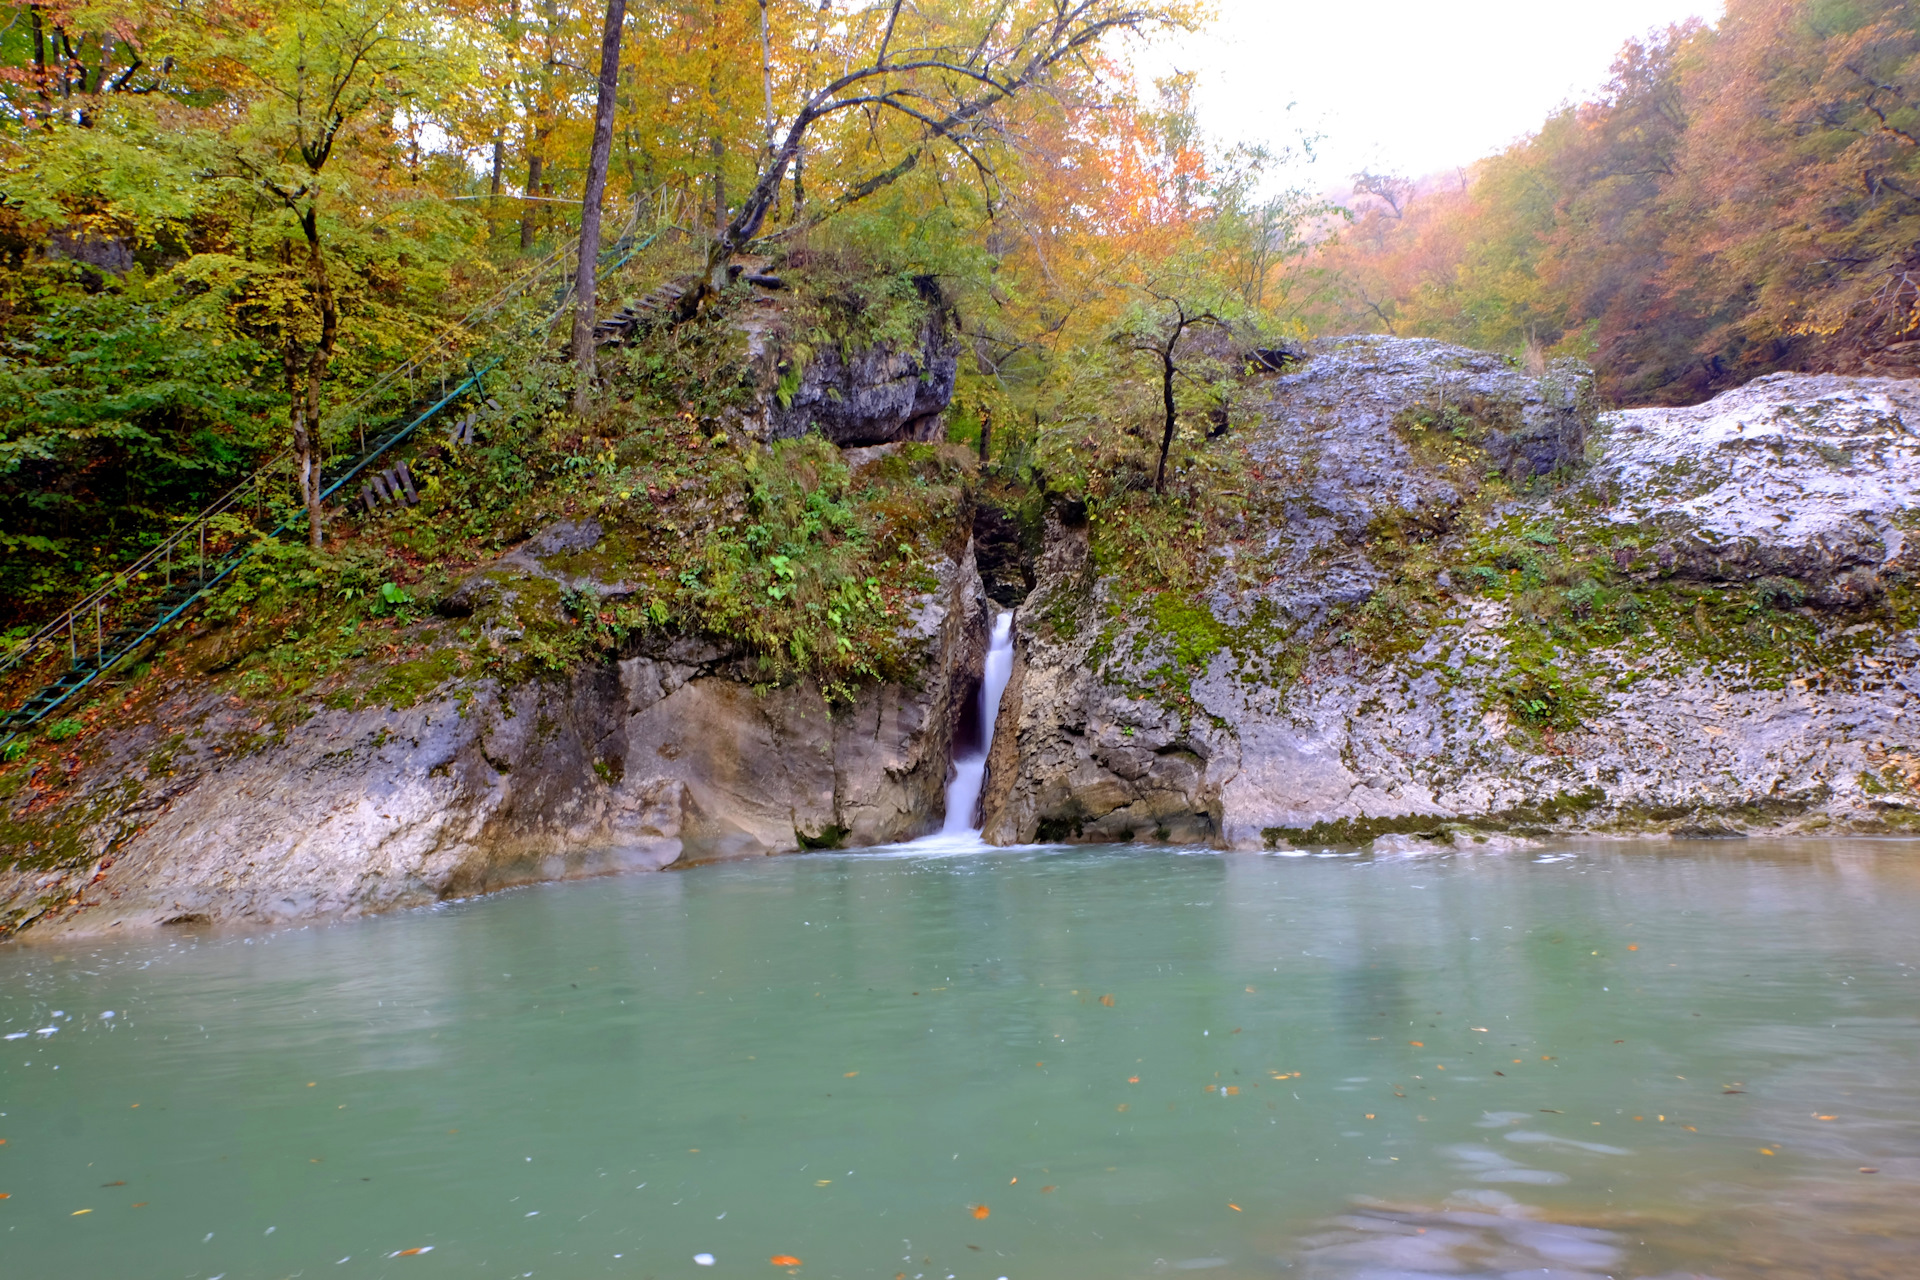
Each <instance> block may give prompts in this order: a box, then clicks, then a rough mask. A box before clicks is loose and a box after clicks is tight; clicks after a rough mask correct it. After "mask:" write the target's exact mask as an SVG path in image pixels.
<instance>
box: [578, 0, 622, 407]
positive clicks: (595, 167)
mask: <svg viewBox="0 0 1920 1280" xmlns="http://www.w3.org/2000/svg"><path fill="white" fill-rule="evenodd" d="M626 20H627V0H607V25H606V30H605V32H604V33H603V34H602V36H601V38H600V98H599V101H598V102H596V103H595V104H594V108H593V150H592V151H591V152H590V153H589V154H588V157H587V189H586V191H585V193H584V194H583V199H582V202H581V206H580V268H579V271H578V272H577V273H576V274H575V275H574V299H573V412H574V416H575V417H581V416H584V415H585V413H586V412H587V408H588V406H589V404H590V403H591V399H592V391H593V373H594V370H593V321H594V302H595V299H594V293H595V290H596V288H597V286H598V281H597V280H596V279H595V277H596V275H597V268H598V265H599V261H600V205H601V202H602V201H603V200H604V199H605V198H606V193H607V157H608V156H609V155H610V154H612V151H613V111H614V95H615V91H616V90H617V89H618V88H619V83H620V32H621V28H622V27H623V26H624V25H625V23H626Z"/></svg>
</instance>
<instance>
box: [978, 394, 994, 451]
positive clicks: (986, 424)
mask: <svg viewBox="0 0 1920 1280" xmlns="http://www.w3.org/2000/svg"><path fill="white" fill-rule="evenodd" d="M992 448H993V410H991V409H989V408H987V407H986V406H984V405H983V406H981V409H980V461H981V462H982V463H985V462H986V460H987V451H988V450H990V449H992Z"/></svg>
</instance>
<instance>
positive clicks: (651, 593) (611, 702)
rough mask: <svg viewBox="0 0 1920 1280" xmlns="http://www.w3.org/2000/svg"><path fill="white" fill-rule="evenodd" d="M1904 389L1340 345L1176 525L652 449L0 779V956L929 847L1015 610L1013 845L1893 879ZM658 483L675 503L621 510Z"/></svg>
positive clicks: (197, 668) (136, 703) (1240, 443)
mask: <svg viewBox="0 0 1920 1280" xmlns="http://www.w3.org/2000/svg"><path fill="white" fill-rule="evenodd" d="M926 345H927V347H928V350H934V349H935V348H937V347H938V346H939V344H938V342H936V341H935V340H933V339H927V340H926ZM931 358H932V357H928V359H931ZM869 363H871V362H869ZM836 367H837V366H836ZM862 367H865V366H862ZM875 367H878V366H875ZM849 376H850V375H849ZM876 376H878V375H876ZM877 385H878V384H876V386H877ZM1914 388H1915V384H1912V383H1907V382H1899V381H1893V380H1887V379H1848V378H1834V377H1787V376H1778V377H1773V378H1768V379H1763V380H1761V381H1760V382H1757V383H1754V384H1752V385H1751V386H1749V387H1747V388H1743V389H1741V390H1739V391H1736V392H1731V393H1728V394H1726V395H1723V396H1722V397H1720V398H1718V399H1716V400H1714V401H1712V402H1710V403H1708V404H1706V405H1703V406H1699V407H1697V408H1693V409H1675V410H1667V409H1661V410H1632V411H1626V412H1618V413H1598V412H1596V411H1595V410H1594V408H1593V406H1592V405H1591V403H1590V391H1589V384H1588V381H1587V375H1586V372H1585V371H1584V370H1583V369H1582V368H1581V367H1580V366H1578V365H1575V364H1570V363H1567V364H1561V365H1556V366H1553V367H1550V368H1547V369H1544V370H1536V371H1532V372H1529V371H1526V370H1524V369H1520V368H1517V367H1515V366H1514V365H1513V364H1512V363H1511V362H1509V361H1507V360H1505V359H1504V358H1501V357H1496V356H1490V355H1485V354H1481V353H1475V352H1470V351H1465V350H1463V349H1460V348H1452V347H1446V346H1443V345H1441V344H1437V343H1433V342H1425V341H1403V340H1393V339H1377V338H1368V339H1350V340H1340V341H1332V342H1327V343H1322V344H1319V345H1317V346H1315V347H1314V348H1312V349H1311V350H1310V351H1308V352H1306V353H1305V356H1304V359H1303V360H1302V361H1301V362H1299V363H1297V365H1295V366H1293V367H1290V368H1289V370H1288V371H1287V372H1284V373H1282V374H1279V375H1274V374H1272V373H1271V372H1270V371H1264V372H1263V371H1250V372H1249V374H1248V375H1247V381H1246V384H1245V389H1244V393H1245V397H1246V400H1245V405H1246V412H1245V413H1243V414H1242V417H1241V418H1240V419H1236V425H1234V426H1233V429H1232V430H1230V431H1229V432H1228V433H1226V434H1225V435H1223V436H1221V437H1220V438H1219V439H1217V440H1212V441H1209V442H1206V443H1205V444H1204V445H1203V446H1202V447H1200V448H1198V449H1197V450H1196V451H1195V454H1194V456H1193V458H1192V460H1191V462H1190V464H1189V465H1187V466H1186V467H1185V468H1184V469H1183V470H1181V471H1180V472H1179V473H1178V474H1177V477H1176V479H1177V484H1176V485H1175V487H1174V489H1173V491H1172V492H1170V493H1169V494H1167V495H1166V496H1165V497H1157V496H1155V495H1153V494H1152V493H1151V491H1150V488H1141V487H1140V486H1132V487H1129V485H1128V484H1125V483H1122V481H1124V480H1126V477H1127V476H1128V475H1131V474H1133V473H1132V472H1129V471H1127V470H1125V466H1124V465H1122V464H1123V463H1125V457H1122V456H1120V455H1116V461H1115V466H1116V467H1117V468H1119V469H1117V470H1114V471H1112V472H1111V473H1109V474H1108V478H1107V480H1106V481H1104V482H1103V483H1104V484H1105V485H1106V486H1107V487H1105V488H1102V489H1099V490H1098V491H1095V490H1092V489H1089V490H1087V491H1086V492H1084V493H1079V492H1076V491H1073V490H1067V489H1060V488H1056V487H1050V486H1049V484H1048V482H1047V481H1046V480H1045V478H1044V477H1038V478H1036V477H1035V476H1033V475H1031V474H1029V473H1022V472H1018V469H1017V468H1014V467H1013V466H1012V464H1010V463H1008V464H1004V465H996V466H992V467H988V468H982V467H980V466H979V464H978V462H977V460H976V459H975V458H973V457H972V456H970V455H968V454H967V453H966V452H965V451H964V450H961V449H959V448H957V447H955V446H952V445H937V444H930V443H925V442H916V441H911V440H909V441H903V442H898V443H893V444H887V445H882V446H859V447H855V448H850V449H847V450H845V451H841V450H839V449H836V448H834V447H832V446H830V445H827V444H824V443H822V442H820V441H818V440H815V439H812V438H808V439H803V440H791V441H773V442H767V441H761V440H758V439H757V438H756V437H755V436H754V435H752V434H751V432H749V431H747V430H745V429H744V428H743V429H742V431H741V432H740V433H738V434H730V435H728V437H727V439H726V442H725V443H724V446H720V445H709V446H708V447H706V448H705V451H704V453H702V452H700V451H699V450H696V449H694V447H693V446H694V445H698V444H700V443H701V442H700V441H699V440H694V439H691V438H682V437H683V436H684V435H685V433H684V431H681V428H680V427H679V426H670V427H668V428H661V429H660V431H654V429H652V428H646V429H644V430H643V429H641V428H638V427H636V428H635V434H634V435H633V437H632V438H631V439H629V440H627V441H625V442H623V443H619V444H618V445H617V446H616V447H615V448H614V449H612V450H611V451H610V456H612V457H613V458H614V462H613V463H612V464H610V469H608V470H606V471H605V472H604V474H602V473H600V472H594V471H568V472H566V473H565V474H566V475H568V476H572V477H575V478H574V479H569V480H568V481H567V485H568V486H572V487H564V488H555V489H553V490H552V491H551V492H549V491H547V490H542V489H536V490H535V491H534V492H533V494H532V496H531V497H529V498H528V499H527V500H526V501H527V503H528V504H529V505H528V510H530V511H531V510H534V509H536V508H537V509H540V510H542V511H544V512H545V514H546V516H547V517H548V519H547V522H546V523H545V524H543V525H541V526H540V527H539V529H538V530H537V531H536V532H535V533H534V534H533V535H532V536H530V537H523V538H521V539H519V540H518V541H516V542H514V543H513V545H512V546H511V548H510V549H509V550H507V551H506V552H505V553H503V554H501V555H499V556H498V557H497V558H495V559H494V560H492V561H489V562H486V563H483V564H480V565H477V566H467V567H464V568H462V569H461V570H460V572H459V573H457V574H455V573H452V572H450V571H448V570H445V569H442V570H439V571H438V573H439V577H438V578H437V579H436V578H434V577H433V573H432V572H429V573H427V574H426V575H424V576H423V579H422V585H421V586H420V587H418V588H410V590H418V592H419V594H418V596H412V595H409V594H408V591H399V595H400V596H401V598H403V599H405V600H406V601H407V603H405V604H390V603H388V602H386V601H385V600H384V598H376V599H375V601H374V603H373V604H372V606H371V608H372V612H371V614H370V615H369V616H365V617H361V616H359V615H358V614H356V615H355V616H354V617H352V618H350V619H349V620H348V621H347V622H345V623H342V624H340V625H338V626H335V625H334V624H333V623H332V622H331V621H328V622H327V623H326V625H318V626H316V625H312V623H311V621H309V622H308V623H304V624H302V626H301V627H295V626H293V625H292V624H291V623H290V622H288V621H286V620H285V619H284V618H282V619H279V620H276V619H275V618H274V617H272V616H270V615H268V614H267V613H265V612H264V611H261V612H254V613H247V612H242V613H241V614H240V615H238V616H236V617H233V618H230V619H227V620H220V619H219V618H217V617H214V618H207V619H203V620H202V621H201V622H199V623H198V624H197V627H196V629H195V630H194V631H193V632H191V633H187V634H182V635H181V636H179V637H178V638H177V639H175V640H173V641H171V642H170V643H169V644H168V646H167V647H166V648H165V649H164V650H162V651H161V652H160V653H158V654H157V655H156V656H155V658H154V660H153V663H152V667H151V669H150V670H148V671H147V672H146V673H144V674H136V675H135V676H134V678H131V679H129V680H128V681H127V682H126V683H125V684H124V685H122V686H121V688H120V689H119V690H118V691H116V692H115V693H114V694H113V695H112V697H111V698H109V699H106V700H103V701H102V702H100V703H99V704H97V705H96V707H95V709H94V711H93V712H91V713H90V717H91V718H90V719H89V720H88V721H87V722H86V724H85V725H84V726H83V727H82V728H81V729H80V730H79V731H78V733H77V735H76V736H75V737H73V738H72V739H71V740H70V741H66V742H62V743H55V742H53V741H51V740H49V741H46V742H43V743H41V744H40V745H39V746H38V747H36V749H35V750H34V752H33V753H32V754H30V755H29V756H28V757H27V758H26V759H23V760H20V761H16V762H13V763H12V764H10V765H7V766H5V767H4V768H0V804H4V806H5V816H4V820H3V821H0V836H3V837H4V839H5V842H6V846H7V852H8V853H9V854H10V855H11V861H10V862H9V863H7V864H6V866H5V867H4V869H0V903H4V904H5V905H4V909H3V911H0V917H3V918H4V921H5V928H6V929H7V930H8V931H9V932H18V931H20V930H22V929H25V928H29V927H30V928H33V929H35V930H44V931H54V930H60V931H66V930H80V931H84V932H100V931H104V930H109V929H128V928H147V927H153V926H157V925H164V924H168V923H170V922H184V923H192V922H196V921H200V920H236V921H238V920H255V921H266V922H272V921H280V920H293V919H303V918H311V917H316V916H329V915H342V914H345V915H352V914H359V913H364V912H369V911H378V910H385V909H391V908H393V907H397V906H406V905H412V904H417V903H421V902H431V901H435V900H439V899H443V898H448V897H459V896H465V895H469V894H473V893H482V892H486V891H489V890H491V889H496V888H501V887H505V886H508V885H515V884H525V883H529V882H533V881H537V880H543V879H558V878H568V877H573V876H582V875H598V874H604V873H608V872H613V871H620V870H647V869H657V868H662V867H685V866H689V865H695V864H698V863H701V862H704V861H709V860H714V859H725V858H733V857H759V856H764V855H767V854H777V853H786V852H796V851H801V850H806V849H820V848H857V847H863V846H871V845H876V844H883V843H889V842H895V841H899V840H904V839H911V838H913V837H915V836H918V835H922V834H925V833H927V832H930V831H934V830H936V829H939V828H940V827H941V826H942V825H943V824H944V823H945V822H946V819H947V812H946V810H947V801H946V794H945V792H946V786H947V782H948V778H949V776H950V762H951V760H952V758H953V755H954V752H955V744H956V742H959V743H962V744H964V743H965V742H967V741H971V740H973V737H974V736H975V735H978V734H979V733H980V729H979V726H975V725H969V724H968V723H967V716H968V709H969V708H970V707H971V706H972V705H973V701H974V698H975V695H976V691H977V690H978V688H979V685H980V681H981V677H982V672H983V668H984V655H985V650H986V645H987V632H988V622H987V619H988V616H989V613H990V611H991V610H992V609H996V608H1012V609H1014V611H1015V617H1016V625H1015V629H1014V635H1013V650H1014V651H1013V655H1012V657H1013V661H1012V670H1011V672H1010V677H1009V680H1008V683H1007V691H1006V694H1005V696H1004V698H1003V699H1002V700H1001V702H1000V705H999V711H998V717H997V728H996V730H995V734H994V744H995V745H994V750H993V752H992V754H991V756H990V758H989V759H988V761H987V764H986V771H985V774H986V776H985V783H984V795H983V801H982V806H981V815H980V821H981V822H982V823H983V824H984V831H985V836H986V838H987V839H988V840H989V841H990V842H992V843H995V844H1022V843H1031V842H1034V841H1068V842H1073V841H1080V842H1100V841H1132V842H1135V843H1142V844H1151V843H1165V844H1190V845H1202V846H1210V847H1215V848H1233V849H1239V850H1248V851H1265V850H1284V849H1288V848H1309V849H1318V848H1322V847H1335V846H1337V847H1343V848H1354V847H1365V846H1367V845H1368V844H1369V843H1370V842H1384V843H1382V844H1380V845H1379V847H1380V848H1382V849H1385V848H1388V847H1397V848H1400V849H1402V850H1418V851H1426V852H1432V851H1435V850H1438V849H1446V848H1463V849H1485V848H1491V847H1503V846H1512V845H1515V844H1520V845H1524V844H1526V843H1527V842H1529V841H1540V840H1544V839H1550V838H1557V837H1564V836H1567V835H1569V834H1576V833H1577V834H1586V835H1594V836H1607V837H1627V838H1637V837H1643V836H1657V837H1669V838H1676V839H1688V838H1698V837H1707V836H1711V837H1728V838H1732V837H1744V836H1752V835H1767V834H1791V833H1801V834H1813V833H1821V832H1824V833H1828V834H1838V833H1846V832H1853V833H1860V834H1898V833H1902V832H1906V831H1908V830H1911V829H1913V828H1914V824H1915V815H1916V813H1917V812H1920V809H1916V805H1920V793H1917V792H1916V786H1920V737H1917V736H1916V734H1915V732H1914V727H1913V714H1914V711H1913V705H1912V698H1913V695H1914V692H1915V690H1916V689H1917V688H1920V685H1917V684H1916V681H1917V680H1920V672H1917V671H1916V664H1920V644H1916V642H1915V639H1914V630H1913V629H1914V626H1915V623H1916V622H1917V621H1920V597H1916V594H1915V591H1914V586H1913V581H1912V571H1913V555H1914V551H1913V548H1912V546H1911V545H1910V543H1909V541H1908V534H1909V531H1910V530H1911V528H1912V526H1913V516H1912V512H1913V511H1914V510H1916V509H1920V502H1917V501H1916V500H1917V499H1920V446H1916V441H1920V393H1916V391H1915V389H1914ZM876 394H877V393H876ZM849 395H850V396H851V395H852V393H849ZM857 398H858V397H857V396H855V397H853V399H857ZM849 402H852V400H849ZM888 403H891V401H889V402H888ZM901 404H902V405H905V406H906V408H902V409H900V412H903V413H904V412H907V411H908V410H909V409H915V408H917V406H918V401H914V402H912V403H911V404H908V403H907V401H905V400H902V401H901ZM898 407H899V406H896V408H898ZM919 421H920V420H919V419H917V418H916V419H913V420H912V422H913V423H918V422H919ZM907 425H911V424H910V423H909V422H908V420H907V419H904V418H903V419H901V422H900V423H898V424H896V426H899V427H900V428H901V429H903V430H904V429H905V428H906V426H907ZM913 429H914V431H920V430H921V428H920V427H919V426H914V428H913ZM676 431H679V432H681V434H680V435H679V436H675V435H673V434H672V433H673V432H676ZM661 432H665V433H666V434H661ZM669 446H671V447H672V448H673V449H674V450H677V451H678V452H675V453H672V454H671V455H669V453H668V452H666V451H667V450H668V448H669ZM622 449H626V450H629V451H631V452H632V453H633V458H634V461H633V463H632V465H631V466H628V465H627V464H625V463H622V462H621V461H620V459H621V457H623V456H624V455H621V454H620V450H622ZM696 455H697V456H696ZM668 456H672V457H674V458H675V459H676V460H675V461H674V462H673V466H674V467H675V468H676V471H675V475H676V476H678V477H679V478H678V479H676V480H675V481H674V482H673V484H672V485H671V486H670V488H669V489H659V488H657V487H656V488H655V489H653V490H651V491H650V490H648V489H647V488H646V487H645V486H644V485H642V483H641V482H640V480H639V479H636V478H634V477H635V476H637V475H638V474H639V469H642V468H644V467H645V466H654V465H660V463H659V460H660V459H662V458H666V457H668ZM1130 456H1131V455H1126V457H1130ZM647 458H653V459H655V461H654V462H652V463H649V462H646V461H645V459H647ZM1127 465H1131V464H1127ZM1141 474H1142V475H1144V474H1145V473H1141ZM1023 475H1024V476H1025V478H1024V479H1022V478H1021V477H1022V476H1023ZM580 477H584V478H580ZM623 486H624V487H623ZM422 509H423V510H425V506H424V505H423V508H422ZM554 517H559V518H554ZM432 518H434V517H433V516H432V514H431V513H429V515H428V516H424V517H420V519H423V520H431V519H432ZM374 532H375V530H374V529H373V528H372V527H371V526H370V527H369V530H368V532H367V535H366V536H368V537H372V536H373V535H374ZM802 544H804V547H802ZM780 546H786V547H788V550H784V551H783V550H776V548H777V547H780ZM689 548H691V550H690V549H689ZM795 548H801V549H803V550H804V551H805V555H804V556H802V555H801V552H800V550H796V549H795ZM789 551H792V552H793V554H791V555H790V554H789V553H788V552H789ZM689 557H691V558H689ZM689 565H691V566H692V567H691V568H689V567H688V566H689ZM862 565H870V566H872V567H874V568H875V570H876V573H874V574H867V576H865V577H860V576H857V575H858V574H859V573H864V572H865V570H864V569H862V568H861V566H862ZM435 581H437V582H438V585H437V586H432V585H431V584H432V583H433V582H435ZM689 583H691V584H692V585H688V584H689ZM396 590H398V588H396ZM675 593H678V594H675ZM670 601H697V602H699V603H698V605H697V608H698V610H702V611H704V612H692V613H683V612H680V610H681V608H682V605H681V604H674V605H672V607H669V602H670ZM333 607H336V608H345V609H348V610H349V611H350V612H351V611H352V610H353V609H355V608H361V606H360V605H358V604H356V603H354V602H348V603H346V604H341V605H336V606H333ZM686 607H688V608H692V607H693V606H691V605H689V606H686ZM363 612H364V610H363ZM762 615H765V616H766V618H767V619H768V620H767V621H765V622H762V621H761V620H760V619H761V617H762ZM721 618H725V619H731V620H732V621H730V622H728V624H727V625H728V626H730V627H732V628H733V631H732V633H731V634H721V633H719V632H718V631H716V630H715V629H714V628H715V627H716V626H718V625H719V624H718V623H717V622H714V621H713V620H714V619H721ZM698 619H707V621H706V622H698V621H697V620H698ZM303 628H304V629H303ZM336 632H337V633H338V636H339V641H338V643H337V644H336V643H335V640H334V636H335V633H336ZM776 633H777V634H776ZM756 636H757V637H759V639H758V640H756V639H754V637H756ZM776 641H777V643H775V642H776ZM763 642H765V643H763ZM768 645H772V646H773V647H772V648H771V649H769V648H768V647H767V646H768ZM756 646H759V647H756ZM808 646H814V647H812V648H809V647H808ZM821 646H824V647H821ZM795 655H812V656H810V657H808V658H807V662H808V663H811V664H812V665H811V666H808V665H802V664H800V663H799V659H798V658H797V657H796V656H795ZM822 655H825V656H822ZM782 664H786V665H782Z"/></svg>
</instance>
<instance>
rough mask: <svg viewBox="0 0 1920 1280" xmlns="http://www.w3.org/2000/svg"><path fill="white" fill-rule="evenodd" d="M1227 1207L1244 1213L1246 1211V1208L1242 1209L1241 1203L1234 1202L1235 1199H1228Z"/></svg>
mask: <svg viewBox="0 0 1920 1280" xmlns="http://www.w3.org/2000/svg"><path fill="white" fill-rule="evenodd" d="M1227 1208H1229V1209H1231V1210H1233V1211H1234V1212H1235V1213H1243V1212H1245V1210H1243V1209H1241V1207H1240V1206H1239V1205H1237V1204H1235V1203H1234V1202H1233V1201H1231V1200H1229V1201H1227Z"/></svg>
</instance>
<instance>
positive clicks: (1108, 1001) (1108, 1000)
mask: <svg viewBox="0 0 1920 1280" xmlns="http://www.w3.org/2000/svg"><path fill="white" fill-rule="evenodd" d="M1100 1003H1101V1004H1103V1005H1105V1006H1107V1008H1109V1009H1111V1008H1113V997H1112V996H1101V997H1100Z"/></svg>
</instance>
